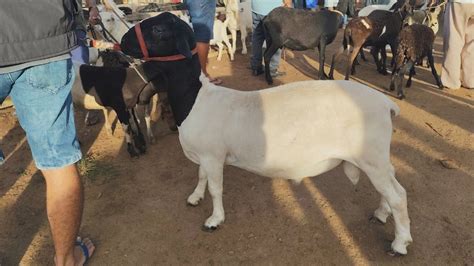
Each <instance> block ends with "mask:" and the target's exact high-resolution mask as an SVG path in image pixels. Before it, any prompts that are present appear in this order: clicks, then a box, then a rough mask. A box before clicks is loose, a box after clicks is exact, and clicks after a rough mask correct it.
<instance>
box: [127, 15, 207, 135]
mask: <svg viewBox="0 0 474 266" xmlns="http://www.w3.org/2000/svg"><path fill="white" fill-rule="evenodd" d="M141 29H142V32H143V37H144V39H145V43H146V46H147V48H148V52H149V54H150V57H156V56H170V55H176V54H182V55H184V56H186V59H183V60H178V61H171V62H157V61H153V62H148V63H146V64H144V66H143V69H144V70H145V73H156V72H160V73H162V76H163V77H164V79H165V80H164V81H160V82H161V83H159V81H156V80H152V83H153V84H154V85H155V89H157V88H158V86H159V85H161V86H164V87H165V88H164V89H165V90H166V91H167V92H168V100H169V103H170V105H171V109H172V111H173V116H174V118H175V120H176V124H177V125H178V126H180V125H181V123H182V122H183V121H184V120H185V119H186V117H187V116H188V114H189V112H190V111H191V108H192V106H193V105H194V101H195V99H196V96H197V94H198V92H199V89H200V88H201V82H200V81H199V75H200V73H201V66H200V64H199V59H198V55H197V54H195V55H192V53H191V50H192V49H193V48H195V46H196V41H195V38H194V33H193V31H192V29H191V28H190V27H189V26H188V25H187V24H186V23H185V22H184V21H182V20H181V19H179V18H178V17H177V16H175V15H173V14H171V13H166V12H165V13H162V14H160V15H158V16H155V17H153V18H149V19H146V20H144V21H142V22H141ZM121 47H122V51H123V52H124V53H126V54H128V55H130V56H132V57H134V58H142V57H143V54H142V52H141V50H140V45H139V44H138V39H137V36H136V34H135V31H134V29H131V30H129V31H128V32H127V33H126V34H125V35H124V36H123V38H122V43H121ZM190 66H191V67H190ZM147 75H148V74H147Z"/></svg>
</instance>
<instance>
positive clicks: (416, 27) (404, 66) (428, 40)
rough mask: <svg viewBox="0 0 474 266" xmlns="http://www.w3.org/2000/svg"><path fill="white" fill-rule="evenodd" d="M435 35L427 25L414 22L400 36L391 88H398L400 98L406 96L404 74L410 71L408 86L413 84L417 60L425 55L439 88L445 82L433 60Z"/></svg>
mask: <svg viewBox="0 0 474 266" xmlns="http://www.w3.org/2000/svg"><path fill="white" fill-rule="evenodd" d="M434 39H435V35H434V33H433V30H432V29H431V28H430V27H428V26H425V25H420V24H413V25H411V26H406V27H404V28H403V29H402V31H401V32H400V36H399V45H398V50H397V53H396V56H395V64H394V67H393V71H392V79H391V82H390V89H391V90H393V89H395V88H396V89H397V96H398V98H399V99H403V98H404V97H405V95H404V93H403V84H402V83H403V76H404V74H405V73H406V72H407V71H409V78H408V81H407V84H406V86H407V87H410V86H411V78H412V76H413V75H414V73H415V66H414V64H415V62H418V61H419V60H421V59H422V58H423V57H425V56H426V57H428V63H429V65H430V67H431V73H432V74H433V77H434V78H435V81H436V84H437V85H438V88H439V89H442V88H443V84H442V83H441V80H440V78H439V76H438V73H437V72H436V68H435V66H434V60H433V42H434Z"/></svg>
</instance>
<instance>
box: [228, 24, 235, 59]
mask: <svg viewBox="0 0 474 266" xmlns="http://www.w3.org/2000/svg"><path fill="white" fill-rule="evenodd" d="M226 35H227V33H226ZM230 35H231V38H232V51H233V52H234V53H235V51H237V30H236V29H235V30H230ZM232 60H233V59H232Z"/></svg>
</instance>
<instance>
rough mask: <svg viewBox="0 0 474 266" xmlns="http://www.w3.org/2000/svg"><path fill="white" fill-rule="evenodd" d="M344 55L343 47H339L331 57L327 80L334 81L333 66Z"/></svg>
mask: <svg viewBox="0 0 474 266" xmlns="http://www.w3.org/2000/svg"><path fill="white" fill-rule="evenodd" d="M343 53H344V47H341V48H340V49H339V50H338V51H337V52H336V53H335V54H333V55H332V61H331V68H330V69H329V79H334V64H335V63H336V61H339V57H340V56H341V55H342V54H343Z"/></svg>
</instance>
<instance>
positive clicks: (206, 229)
mask: <svg viewBox="0 0 474 266" xmlns="http://www.w3.org/2000/svg"><path fill="white" fill-rule="evenodd" d="M201 230H202V231H204V232H207V233H212V232H214V231H216V230H217V226H207V225H203V226H202V227H201Z"/></svg>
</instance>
